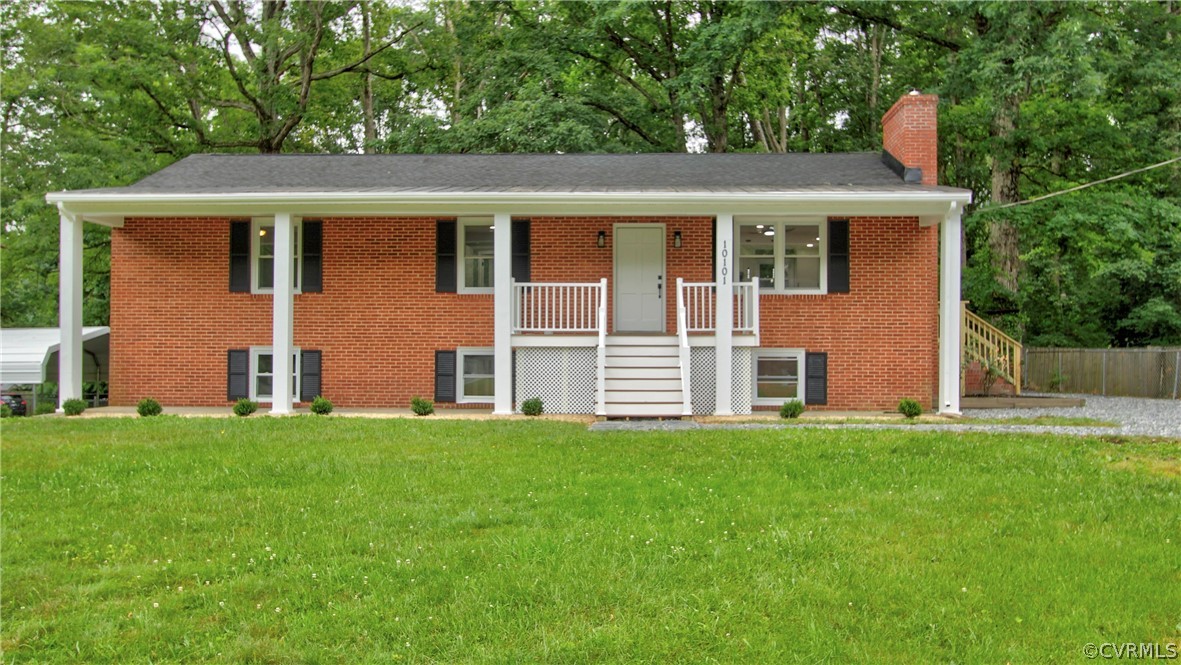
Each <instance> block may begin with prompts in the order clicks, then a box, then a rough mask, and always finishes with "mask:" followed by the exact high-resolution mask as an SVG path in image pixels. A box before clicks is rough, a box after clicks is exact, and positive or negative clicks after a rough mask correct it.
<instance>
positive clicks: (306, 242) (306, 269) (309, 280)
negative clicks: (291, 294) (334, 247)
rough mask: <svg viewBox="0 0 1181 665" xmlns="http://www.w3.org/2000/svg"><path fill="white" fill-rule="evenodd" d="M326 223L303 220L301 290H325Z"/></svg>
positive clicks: (306, 291)
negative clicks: (324, 254)
mask: <svg viewBox="0 0 1181 665" xmlns="http://www.w3.org/2000/svg"><path fill="white" fill-rule="evenodd" d="M323 252H324V223H323V222H320V221H314V222H309V221H307V220H305V221H304V222H303V274H302V275H301V276H300V290H302V291H303V292H304V293H320V292H321V291H323V290H324V259H323Z"/></svg>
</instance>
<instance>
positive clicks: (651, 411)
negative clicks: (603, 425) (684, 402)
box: [607, 404, 682, 418]
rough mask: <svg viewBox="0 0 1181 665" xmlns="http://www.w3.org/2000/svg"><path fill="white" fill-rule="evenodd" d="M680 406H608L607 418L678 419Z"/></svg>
mask: <svg viewBox="0 0 1181 665" xmlns="http://www.w3.org/2000/svg"><path fill="white" fill-rule="evenodd" d="M681 415H682V414H681V405H680V404H659V405H656V404H608V405H607V417H608V418H611V417H624V416H633V417H639V418H680V417H681Z"/></svg>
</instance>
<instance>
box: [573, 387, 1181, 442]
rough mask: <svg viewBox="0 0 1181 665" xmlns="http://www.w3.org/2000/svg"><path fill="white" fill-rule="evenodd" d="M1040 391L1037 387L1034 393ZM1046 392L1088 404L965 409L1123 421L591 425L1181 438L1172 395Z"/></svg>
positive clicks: (600, 425) (976, 413) (601, 427)
mask: <svg viewBox="0 0 1181 665" xmlns="http://www.w3.org/2000/svg"><path fill="white" fill-rule="evenodd" d="M1029 394H1031V395H1036V394H1038V393H1029ZM1046 396H1047V397H1051V396H1052V397H1079V398H1082V399H1084V400H1086V405H1085V406H1077V407H1059V408H1041V409H965V410H964V416H966V417H969V418H1036V417H1037V416H1064V417H1069V418H1094V419H1095V420H1103V421H1106V422H1113V423H1119V426H1118V427H1063V426H1044V425H985V424H964V425H952V424H947V425H935V424H930V425H928V424H915V425H905V424H897V425H894V424H889V423H882V424H841V423H823V422H815V423H809V422H807V421H801V422H799V423H795V424H792V425H784V424H779V423H735V424H723V423H710V424H706V423H698V422H693V421H681V420H664V421H656V420H632V421H622V420H609V421H604V422H597V423H594V424H592V425H591V426H590V429H592V430H597V431H618V430H665V431H677V430H687V429H773V428H780V427H817V428H821V429H843V428H855V429H900V428H904V429H911V430H928V431H952V432H962V431H971V432H1017V433H1020V432H1045V433H1050V434H1075V435H1079V436H1085V435H1107V436H1110V435H1135V436H1158V437H1170V438H1177V439H1181V401H1178V400H1167V399H1145V398H1140V397H1099V396H1096V395H1060V394H1057V393H1055V394H1053V395H1046Z"/></svg>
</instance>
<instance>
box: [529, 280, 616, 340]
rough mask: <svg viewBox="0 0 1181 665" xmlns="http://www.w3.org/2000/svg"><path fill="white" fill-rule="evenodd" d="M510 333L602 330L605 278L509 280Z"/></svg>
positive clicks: (604, 321) (605, 317)
mask: <svg viewBox="0 0 1181 665" xmlns="http://www.w3.org/2000/svg"><path fill="white" fill-rule="evenodd" d="M512 289H513V333H514V334H516V333H538V332H540V333H571V332H583V333H590V332H599V330H600V329H602V330H603V331H604V332H605V331H606V323H607V322H606V319H607V316H606V313H607V305H606V302H607V280H606V279H601V280H599V281H598V282H591V283H552V282H546V283H542V282H513V287H512Z"/></svg>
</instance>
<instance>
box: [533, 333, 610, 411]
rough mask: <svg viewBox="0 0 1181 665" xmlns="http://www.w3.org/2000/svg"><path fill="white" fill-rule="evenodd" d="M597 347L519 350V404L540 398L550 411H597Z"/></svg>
mask: <svg viewBox="0 0 1181 665" xmlns="http://www.w3.org/2000/svg"><path fill="white" fill-rule="evenodd" d="M596 353H597V352H596V350H595V349H594V347H521V348H518V349H517V352H516V356H517V381H516V384H517V387H516V397H517V399H516V403H517V411H518V412H520V408H521V402H524V401H525V400H527V399H533V398H534V397H540V398H541V403H542V406H543V408H544V409H545V412H546V413H590V414H593V413H594V412H595V364H596V362H597V355H596Z"/></svg>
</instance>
